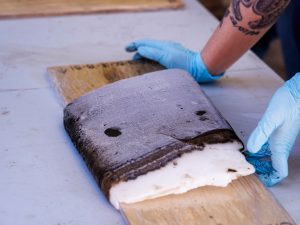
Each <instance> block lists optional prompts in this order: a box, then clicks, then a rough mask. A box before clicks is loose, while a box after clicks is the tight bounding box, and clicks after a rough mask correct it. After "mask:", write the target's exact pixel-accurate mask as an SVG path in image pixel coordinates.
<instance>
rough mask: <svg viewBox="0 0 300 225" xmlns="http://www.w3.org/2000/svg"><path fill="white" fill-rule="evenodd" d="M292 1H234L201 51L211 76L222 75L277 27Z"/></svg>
mask: <svg viewBox="0 0 300 225" xmlns="http://www.w3.org/2000/svg"><path fill="white" fill-rule="evenodd" d="M289 1H290V0H232V2H231V5H230V6H229V8H228V10H227V11H226V13H225V15H224V17H223V20H222V21H221V23H220V26H219V27H218V28H217V29H216V30H215V32H214V34H213V35H212V36H211V38H210V39H209V41H208V42H207V44H206V45H205V47H204V49H203V51H202V58H203V61H204V63H205V64H206V66H207V68H208V70H209V72H210V73H211V74H220V73H222V72H224V71H225V70H226V69H227V68H228V67H229V66H231V65H232V64H233V63H234V62H235V61H236V60H238V59H239V58H240V57H241V56H242V55H243V54H244V53H245V52H246V51H247V50H249V49H250V48H251V47H252V46H253V45H254V44H255V43H256V42H257V41H258V40H259V39H260V38H261V37H262V36H263V34H264V33H265V32H266V31H267V30H268V29H269V28H270V27H271V26H272V25H273V24H274V23H275V21H276V19H277V18H278V16H279V15H280V14H281V12H282V11H283V10H284V9H285V7H286V6H287V5H288V4H289Z"/></svg>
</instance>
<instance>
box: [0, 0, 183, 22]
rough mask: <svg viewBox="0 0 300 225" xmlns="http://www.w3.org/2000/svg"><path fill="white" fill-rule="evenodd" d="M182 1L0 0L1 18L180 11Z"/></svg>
mask: <svg viewBox="0 0 300 225" xmlns="http://www.w3.org/2000/svg"><path fill="white" fill-rule="evenodd" d="M183 6H184V4H183V2H182V0H151V1H149V0H88V1H86V0H72V1H69V0H0V18H11V17H13V18H14V17H31V16H53V15H67V14H86V13H107V12H117V11H145V10H160V9H178V8H181V7H183Z"/></svg>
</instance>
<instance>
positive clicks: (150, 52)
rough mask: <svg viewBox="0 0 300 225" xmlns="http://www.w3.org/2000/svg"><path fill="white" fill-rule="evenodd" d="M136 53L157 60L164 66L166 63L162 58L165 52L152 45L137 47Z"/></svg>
mask: <svg viewBox="0 0 300 225" xmlns="http://www.w3.org/2000/svg"><path fill="white" fill-rule="evenodd" d="M138 54H139V55H141V56H142V57H144V58H147V59H151V60H153V61H156V62H159V63H160V64H161V65H163V66H166V64H167V63H166V62H165V60H164V57H165V53H164V52H163V51H162V50H160V49H157V48H152V47H139V49H138Z"/></svg>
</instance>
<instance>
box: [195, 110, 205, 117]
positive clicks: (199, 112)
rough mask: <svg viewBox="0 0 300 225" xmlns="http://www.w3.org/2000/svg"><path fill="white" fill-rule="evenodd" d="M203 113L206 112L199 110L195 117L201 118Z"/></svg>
mask: <svg viewBox="0 0 300 225" xmlns="http://www.w3.org/2000/svg"><path fill="white" fill-rule="evenodd" d="M205 113H206V111H203V110H199V111H197V112H196V115H197V116H203V115H204V114H205Z"/></svg>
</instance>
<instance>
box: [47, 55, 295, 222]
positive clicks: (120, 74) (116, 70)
mask: <svg viewBox="0 0 300 225" xmlns="http://www.w3.org/2000/svg"><path fill="white" fill-rule="evenodd" d="M161 69H164V68H163V67H162V66H160V65H159V64H157V63H154V62H150V61H135V62H133V61H122V62H112V63H99V64H89V65H72V66H59V67H52V68H48V75H49V77H50V80H51V81H52V82H53V84H54V88H55V89H56V90H57V91H58V93H59V96H60V97H61V99H62V100H63V104H64V105H66V104H68V103H69V102H71V101H72V100H74V99H75V98H78V97H80V96H81V95H83V94H85V93H87V92H89V91H91V90H93V89H95V88H99V87H101V86H103V85H105V84H109V83H111V82H114V81H117V80H120V79H124V78H128V77H131V76H136V75H141V74H144V73H147V72H152V71H157V70H161ZM121 211H122V213H123V215H124V218H125V219H126V221H127V222H128V224H130V225H153V224H156V225H177V224H178V225H197V224H199V225H200V224H201V225H203V224H205V225H295V224H296V223H295V222H294V221H293V219H292V218H291V217H290V216H289V214H288V213H287V212H286V211H285V209H283V208H282V207H281V205H280V204H279V203H278V202H277V201H276V199H275V198H274V197H273V196H272V195H271V194H270V193H269V192H268V191H267V190H266V189H265V187H264V186H263V185H262V184H261V183H260V181H259V180H258V179H257V177H256V176H255V175H250V176H247V177H241V178H239V179H237V180H235V181H233V182H232V183H231V184H230V185H228V186H227V187H226V188H222V187H212V186H206V187H201V188H198V189H195V190H192V191H189V192H187V193H185V194H181V195H170V196H166V197H162V198H158V199H152V200H147V201H144V202H140V203H135V204H122V205H121Z"/></svg>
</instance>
